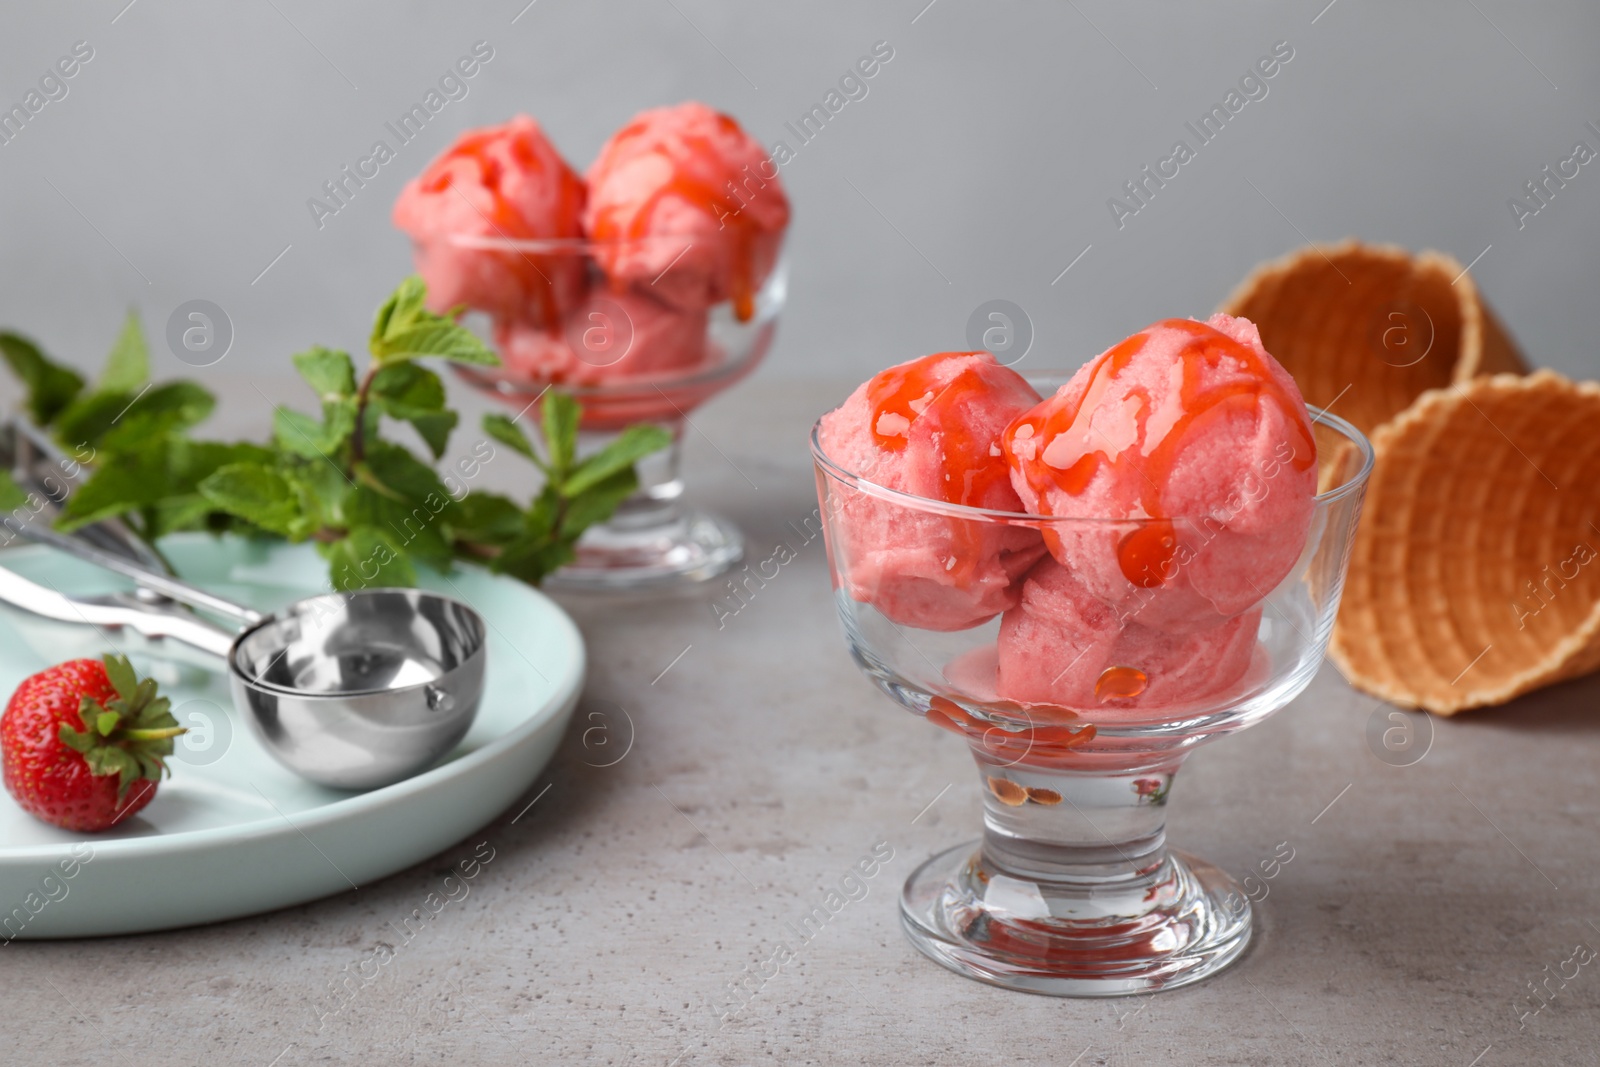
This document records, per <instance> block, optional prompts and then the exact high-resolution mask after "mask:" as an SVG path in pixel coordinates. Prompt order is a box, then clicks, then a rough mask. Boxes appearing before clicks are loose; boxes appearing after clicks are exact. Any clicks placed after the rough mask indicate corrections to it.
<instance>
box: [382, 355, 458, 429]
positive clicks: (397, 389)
mask: <svg viewBox="0 0 1600 1067" xmlns="http://www.w3.org/2000/svg"><path fill="white" fill-rule="evenodd" d="M369 392H370V393H371V395H372V398H373V399H374V400H376V401H378V402H379V403H381V404H382V405H384V408H385V411H386V412H389V413H390V414H392V413H393V411H395V410H398V411H403V412H406V413H407V414H403V415H395V418H401V419H403V418H407V417H409V414H410V413H412V412H439V411H443V410H445V406H444V400H445V397H444V382H442V381H440V380H439V376H438V375H437V374H435V373H433V371H431V370H429V369H428V368H427V367H419V366H418V365H417V364H415V363H390V364H388V365H386V366H384V367H382V368H381V369H379V371H378V372H377V373H376V374H374V375H373V376H372V385H371V386H370V387H369Z"/></svg>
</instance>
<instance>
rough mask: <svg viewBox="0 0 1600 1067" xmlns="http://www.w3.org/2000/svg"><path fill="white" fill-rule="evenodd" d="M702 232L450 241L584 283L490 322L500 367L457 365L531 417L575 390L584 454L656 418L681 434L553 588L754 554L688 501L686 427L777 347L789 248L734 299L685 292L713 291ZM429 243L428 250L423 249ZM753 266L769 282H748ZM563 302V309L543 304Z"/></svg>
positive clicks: (668, 576) (638, 579)
mask: <svg viewBox="0 0 1600 1067" xmlns="http://www.w3.org/2000/svg"><path fill="white" fill-rule="evenodd" d="M694 243H695V242H694V241H693V240H690V239H688V238H683V237H673V236H661V235H655V236H647V237H641V238H633V239H626V240H614V241H604V242H601V241H588V240H514V239H510V238H499V237H484V236H481V235H465V234H464V235H460V236H458V237H455V238H452V240H451V244H452V245H454V246H457V247H459V248H460V249H463V250H471V251H473V252H475V253H479V254H487V256H488V257H490V259H489V261H490V262H494V261H496V260H501V261H506V262H510V263H514V264H516V265H517V269H518V270H520V271H521V272H522V274H523V275H524V276H526V277H529V278H532V279H535V280H536V281H537V280H541V279H543V280H548V281H549V282H550V286H551V287H552V288H555V289H559V288H561V287H562V286H563V285H565V286H566V287H567V288H568V289H570V290H571V291H572V292H575V293H578V294H582V295H581V296H579V297H577V298H576V299H573V298H566V299H555V298H552V297H551V295H550V294H548V293H547V294H545V298H544V299H541V300H536V301H533V302H531V306H530V313H529V315H528V317H527V318H526V319H523V320H518V321H515V322H513V323H507V322H505V321H503V320H502V321H500V322H498V323H497V324H496V325H495V326H494V327H493V328H492V330H490V331H487V332H490V333H492V337H493V345H494V347H495V348H496V350H497V351H498V352H499V353H500V357H501V359H502V361H503V365H502V366H500V367H496V368H483V367H461V366H458V367H457V368H456V370H457V371H458V373H460V374H461V376H462V377H463V378H464V379H465V380H466V381H468V382H470V383H471V384H473V385H475V386H477V387H478V388H480V389H482V390H484V391H485V392H488V393H490V394H491V395H493V396H496V397H498V398H500V399H501V400H503V401H505V402H506V403H507V404H509V405H511V406H512V407H513V408H514V409H516V410H517V411H519V412H523V411H525V412H526V413H527V414H528V415H529V416H530V417H537V415H538V411H539V407H538V404H537V403H536V401H537V400H538V399H539V398H540V397H541V396H542V395H543V394H544V392H545V391H546V390H547V389H550V388H557V389H560V390H562V391H563V392H565V393H567V394H568V395H570V396H572V397H573V398H574V399H576V400H577V401H578V403H579V405H580V406H581V407H582V409H583V415H582V422H581V424H580V427H581V428H580V437H579V452H580V455H582V454H587V453H589V452H592V451H595V450H598V449H599V448H601V447H604V446H605V445H606V444H607V443H608V442H609V441H611V440H612V439H614V438H615V436H616V435H617V434H618V433H620V432H621V431H622V430H623V429H624V428H625V427H627V426H628V425H630V424H634V423H654V424H656V425H659V426H661V427H663V428H665V429H666V430H668V431H669V432H670V433H671V434H672V444H671V446H670V447H669V448H667V449H666V450H665V451H663V452H659V453H656V454H655V455H653V456H648V457H646V458H645V459H644V460H642V461H640V462H639V463H638V464H637V469H638V473H639V483H640V484H639V489H638V491H637V492H635V493H634V494H633V495H632V496H631V497H629V498H628V499H627V500H625V501H624V502H623V503H622V504H621V505H620V506H619V507H618V508H617V511H616V513H615V515H613V516H612V518H611V519H610V520H609V521H607V522H603V523H599V524H597V525H594V526H591V527H590V528H589V529H588V530H587V531H585V533H584V535H583V538H582V539H581V540H580V541H579V542H578V546H577V553H578V558H577V559H576V560H575V561H574V562H573V563H571V564H569V565H568V566H566V567H563V568H562V569H561V570H559V571H557V572H556V573H555V574H554V575H552V576H551V577H550V578H549V579H547V584H548V585H549V586H551V587H552V588H557V589H578V590H594V591H607V590H610V591H627V590H630V589H641V588H650V587H661V586H670V585H674V584H679V583H686V582H698V581H704V580H705V579H707V578H711V577H714V576H715V575H717V574H720V573H722V572H723V571H725V570H727V569H728V568H729V567H731V566H732V565H733V564H734V563H735V562H737V560H738V559H739V558H740V556H741V554H742V553H743V548H744V538H743V536H742V535H741V534H740V532H739V529H738V527H736V526H734V525H733V524H732V523H730V522H729V521H727V520H726V519H724V518H722V517H720V516H718V515H715V514H713V513H711V512H709V511H703V510H700V509H698V508H694V507H691V506H689V505H688V504H686V503H685V502H684V501H683V499H682V498H683V494H684V480H683V476H682V474H681V471H680V466H681V453H682V446H683V438H684V434H685V432H686V430H687V429H688V428H689V427H690V425H691V422H690V419H691V415H692V413H693V412H694V409H695V408H697V407H698V406H699V405H701V404H703V403H704V402H705V401H707V400H709V399H710V398H711V397H713V396H715V395H717V394H718V393H720V392H721V391H722V390H724V389H727V388H728V387H729V386H731V385H733V384H735V383H736V382H738V381H739V380H740V379H742V378H744V377H745V376H746V375H747V374H749V373H750V372H751V371H753V370H754V369H755V368H756V366H757V364H759V363H760V361H761V359H762V357H764V356H765V355H766V353H767V350H768V348H770V347H771V345H772V338H773V334H774V333H775V331H776V329H777V321H778V314H779V312H780V311H781V310H782V308H783V303H784V298H785V294H786V291H787V272H786V269H785V264H784V262H783V261H782V259H781V258H780V259H777V260H776V262H768V263H763V264H759V265H758V268H757V273H756V274H754V275H752V274H743V275H742V276H741V272H740V271H738V270H735V272H734V283H733V287H732V290H733V291H732V294H731V297H730V298H729V299H726V300H723V301H720V302H717V303H712V304H710V305H709V306H704V305H703V304H702V303H701V301H699V300H697V299H693V298H687V299H686V298H685V297H684V296H683V295H682V294H685V293H695V292H699V291H703V290H704V289H705V282H704V280H703V278H704V272H705V270H706V268H705V264H704V263H702V262H700V261H699V260H698V259H697V258H696V257H695V255H694V252H693V247H694ZM418 254H419V260H420V259H421V257H422V256H423V255H424V254H425V253H424V251H423V250H422V249H419V252H418ZM619 262H620V263H660V264H662V266H661V268H660V269H659V270H658V271H653V272H646V273H648V276H644V275H643V274H641V275H640V276H639V277H637V278H634V279H633V280H626V279H619V277H618V274H619V272H618V271H617V270H616V267H615V265H616V264H617V263H619ZM744 262H748V260H746V259H743V258H737V257H736V259H735V263H736V264H739V263H744ZM508 269H509V268H508ZM608 270H609V271H610V274H609V275H608V274H607V271H608ZM756 276H758V277H759V278H760V284H759V286H756V285H754V284H747V283H746V279H749V280H750V281H751V282H753V280H754V277H756ZM568 279H575V280H574V281H568ZM539 284H541V285H543V284H544V282H543V281H540V282H539ZM697 305H699V306H697ZM557 307H560V308H562V309H563V311H562V313H561V314H560V315H551V314H550V313H549V312H548V311H547V310H546V309H551V308H557ZM730 462H735V463H736V462H737V461H736V460H735V459H733V458H732V457H730Z"/></svg>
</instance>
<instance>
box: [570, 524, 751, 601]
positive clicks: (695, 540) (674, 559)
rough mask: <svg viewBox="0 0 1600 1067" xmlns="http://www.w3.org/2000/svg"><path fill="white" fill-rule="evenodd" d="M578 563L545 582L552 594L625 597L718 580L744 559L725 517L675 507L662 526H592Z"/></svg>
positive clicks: (739, 539) (737, 534) (737, 536)
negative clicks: (630, 592) (555, 591)
mask: <svg viewBox="0 0 1600 1067" xmlns="http://www.w3.org/2000/svg"><path fill="white" fill-rule="evenodd" d="M577 552H578V558H577V559H576V560H574V561H573V562H572V563H570V564H568V565H567V566H565V567H563V568H561V569H560V570H559V571H556V572H555V573H554V574H552V575H551V576H550V577H549V578H547V579H545V585H546V586H547V587H549V588H551V589H558V590H563V591H570V592H625V591H627V590H630V589H661V588H666V587H671V586H676V585H688V584H693V583H696V582H703V581H706V580H708V579H710V578H715V577H716V576H717V575H719V574H721V573H723V572H724V571H726V570H727V569H728V568H730V567H732V566H733V565H734V564H735V563H737V562H738V561H739V560H740V558H741V557H742V556H743V555H744V535H743V534H741V533H740V532H739V528H738V527H737V526H735V525H733V524H732V523H731V522H729V521H728V520H727V519H724V518H722V517H721V516H718V515H714V514H712V513H711V512H708V511H699V510H696V509H694V508H673V509H672V510H671V512H670V513H669V514H668V515H667V516H665V517H664V518H661V519H660V521H652V522H648V523H637V522H629V521H627V519H626V517H624V516H621V515H619V517H618V518H614V519H613V520H612V521H611V522H607V523H602V524H600V525H598V526H591V527H590V528H589V529H588V530H587V531H585V532H584V535H583V538H582V539H581V540H580V541H579V542H578V548H577Z"/></svg>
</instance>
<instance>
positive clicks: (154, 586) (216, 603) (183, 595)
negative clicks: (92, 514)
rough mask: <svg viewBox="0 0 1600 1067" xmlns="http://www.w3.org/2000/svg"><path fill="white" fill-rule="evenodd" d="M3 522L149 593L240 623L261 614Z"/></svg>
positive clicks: (52, 534)
mask: <svg viewBox="0 0 1600 1067" xmlns="http://www.w3.org/2000/svg"><path fill="white" fill-rule="evenodd" d="M6 525H7V526H8V527H9V528H10V529H12V530H15V531H16V532H17V533H18V534H21V535H22V536H23V537H25V538H27V539H28V540H29V541H33V542H34V543H36V544H41V545H49V546H50V547H51V548H58V549H60V550H61V551H63V552H66V553H68V554H69V555H73V556H76V557H77V558H79V559H81V560H83V561H84V562H85V563H92V564H94V565H95V566H97V567H103V568H105V569H106V570H108V571H115V572H116V573H117V574H120V575H123V576H124V577H127V578H132V579H133V580H134V581H136V582H138V583H139V584H140V585H141V586H143V587H144V588H146V589H149V590H151V591H152V592H156V593H160V594H162V595H163V596H169V597H171V598H172V599H173V600H176V601H179V602H180V603H184V604H188V605H189V606H190V607H192V608H199V609H200V610H202V611H213V612H216V613H217V614H218V615H224V616H227V617H228V618H230V619H232V620H234V621H235V622H237V623H240V624H241V625H243V626H254V625H255V624H256V623H258V622H260V621H261V620H262V619H263V618H264V617H265V616H263V615H262V614H261V613H260V612H258V611H255V610H253V609H251V608H247V607H245V606H244V605H243V604H235V603H234V602H233V601H231V600H228V599H227V598H225V597H220V596H217V595H216V594H215V593H208V592H206V591H205V590H204V589H200V588H198V587H197V586H193V585H190V584H189V583H188V582H186V581H184V580H183V579H181V578H174V577H172V576H171V575H170V574H162V573H161V572H159V571H153V570H150V569H149V568H148V567H145V566H143V565H142V564H139V563H136V562H134V561H133V560H131V559H128V558H127V557H125V556H120V555H117V554H116V553H114V552H107V551H105V550H104V549H102V548H97V547H95V546H94V545H91V544H88V543H87V542H85V541H82V540H79V539H78V538H76V537H71V536H68V535H67V534H63V533H58V532H57V531H55V530H52V529H50V528H49V527H48V526H44V525H42V524H40V523H16V524H12V523H10V522H7V523H6ZM30 584H31V583H30Z"/></svg>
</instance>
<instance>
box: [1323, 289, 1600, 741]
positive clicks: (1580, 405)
mask: <svg viewBox="0 0 1600 1067" xmlns="http://www.w3.org/2000/svg"><path fill="white" fill-rule="evenodd" d="M1463 280H1465V279H1463ZM1596 425H1600V385H1596V384H1594V383H1584V384H1574V383H1572V382H1570V381H1568V380H1567V379H1565V378H1563V377H1561V376H1560V375H1558V374H1555V373H1553V372H1551V371H1539V372H1538V373H1535V374H1533V375H1531V376H1527V377H1523V376H1520V375H1514V374H1500V375H1495V376H1493V377H1487V378H1475V379H1473V380H1471V381H1468V382H1466V383H1464V384H1460V385H1456V386H1453V387H1451V388H1447V389H1439V390H1433V391H1429V392H1427V393H1424V394H1423V395H1422V396H1421V397H1420V398H1419V399H1418V400H1417V401H1416V403H1415V404H1413V405H1411V406H1410V407H1409V408H1407V409H1406V410H1405V411H1404V412H1403V413H1401V414H1400V415H1399V416H1398V417H1397V418H1395V419H1394V420H1393V421H1392V422H1389V423H1388V424H1386V425H1384V426H1382V427H1380V428H1379V429H1378V430H1377V431H1376V433H1374V435H1373V438H1372V443H1373V448H1374V451H1375V452H1376V465H1375V467H1374V469H1373V473H1372V480H1371V482H1370V483H1369V486H1368V490H1367V498H1366V507H1365V509H1364V518H1363V520H1362V523H1361V525H1360V528H1359V530H1358V532H1357V534H1356V538H1355V543H1354V546H1353V549H1352V554H1351V563H1350V574H1349V578H1348V580H1347V584H1346V587H1345V591H1344V599H1343V603H1342V607H1341V610H1340V613H1339V621H1338V625H1337V626H1336V628H1335V629H1334V633H1333V643H1332V647H1331V650H1330V651H1331V654H1332V656H1333V658H1334V660H1335V662H1337V663H1338V664H1339V666H1340V667H1341V668H1342V669H1343V671H1344V673H1345V676H1346V677H1347V678H1348V679H1349V680H1350V682H1351V683H1352V684H1354V685H1356V686H1358V687H1359V688H1361V689H1365V690H1367V691H1368V692H1370V693H1373V694H1375V695H1377V696H1381V697H1383V698H1385V699H1386V700H1389V701H1391V702H1392V703H1394V704H1397V705H1401V706H1405V707H1422V708H1427V709H1428V710H1430V711H1434V712H1438V713H1440V714H1444V715H1450V714H1454V713H1455V712H1458V711H1462V710H1464V709H1467V708H1474V707H1481V706H1484V705H1489V704H1500V703H1503V702H1505V701H1507V700H1510V699H1512V698H1513V697H1515V696H1518V695H1519V694H1521V693H1526V692H1528V691H1529V690H1531V689H1536V688H1538V687H1540V686H1544V685H1549V684H1551V683H1553V682H1557V681H1561V680H1563V679H1566V678H1572V677H1576V676H1578V675H1581V674H1585V673H1588V672H1590V671H1593V670H1595V669H1596V668H1600V435H1597V434H1595V433H1594V432H1593V427H1594V426H1596Z"/></svg>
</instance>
